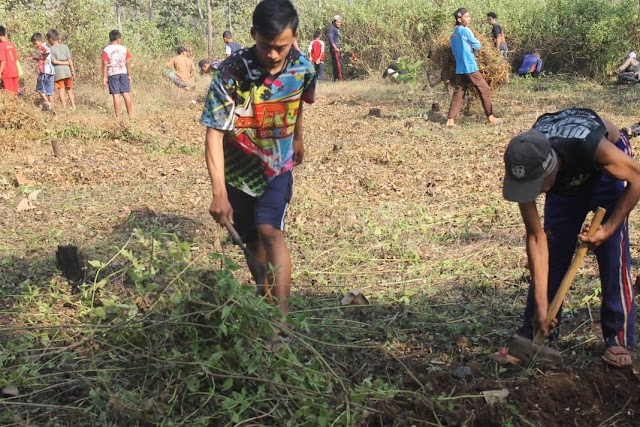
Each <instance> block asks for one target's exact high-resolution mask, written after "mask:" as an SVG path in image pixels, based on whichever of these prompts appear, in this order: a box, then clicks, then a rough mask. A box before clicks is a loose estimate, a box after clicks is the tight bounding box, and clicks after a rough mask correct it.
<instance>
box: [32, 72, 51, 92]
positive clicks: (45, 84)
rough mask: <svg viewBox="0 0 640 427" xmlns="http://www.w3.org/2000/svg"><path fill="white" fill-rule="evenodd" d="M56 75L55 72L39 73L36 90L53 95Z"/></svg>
mask: <svg viewBox="0 0 640 427" xmlns="http://www.w3.org/2000/svg"><path fill="white" fill-rule="evenodd" d="M54 77H55V76H54V75H53V74H38V79H37V80H36V92H38V93H44V94H45V95H48V96H53V83H54V81H55V80H54Z"/></svg>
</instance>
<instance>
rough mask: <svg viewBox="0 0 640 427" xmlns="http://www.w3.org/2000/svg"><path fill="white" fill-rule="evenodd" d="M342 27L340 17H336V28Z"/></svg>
mask: <svg viewBox="0 0 640 427" xmlns="http://www.w3.org/2000/svg"><path fill="white" fill-rule="evenodd" d="M341 27H342V19H338V20H337V21H336V28H338V29H340V28H341Z"/></svg>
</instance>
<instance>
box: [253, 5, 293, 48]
mask: <svg viewBox="0 0 640 427" xmlns="http://www.w3.org/2000/svg"><path fill="white" fill-rule="evenodd" d="M298 22H299V19H298V12H296V8H295V7H293V4H292V3H291V2H290V1H289V0H262V1H261V2H260V3H258V5H257V6H256V9H255V10H254V11H253V29H254V30H255V32H256V33H258V34H260V35H261V36H262V37H264V38H266V39H267V40H273V39H275V38H276V37H278V36H279V35H280V34H282V33H283V32H284V31H285V30H286V29H287V28H291V31H292V32H293V34H295V33H296V32H297V31H298Z"/></svg>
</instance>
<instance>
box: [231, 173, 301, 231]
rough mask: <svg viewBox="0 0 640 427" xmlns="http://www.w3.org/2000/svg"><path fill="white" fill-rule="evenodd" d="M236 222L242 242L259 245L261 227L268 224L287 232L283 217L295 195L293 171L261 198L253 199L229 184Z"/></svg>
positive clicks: (285, 174)
mask: <svg viewBox="0 0 640 427" xmlns="http://www.w3.org/2000/svg"><path fill="white" fill-rule="evenodd" d="M227 195H228V196H229V203H231V206H232V207H233V222H234V225H235V228H236V230H238V234H240V237H241V238H242V241H243V242H245V243H246V242H256V241H258V239H259V237H258V225H259V224H269V225H272V226H274V227H275V228H277V229H278V230H283V231H284V217H285V215H286V214H287V207H288V206H289V202H290V201H291V196H292V195H293V174H292V173H291V171H289V172H286V173H283V174H282V175H278V176H276V177H275V178H273V180H272V181H271V182H270V183H269V186H268V187H267V190H266V191H265V192H264V194H263V195H262V196H260V197H252V196H250V195H248V194H247V193H245V192H244V191H241V190H238V189H237V188H235V187H232V186H230V185H229V184H227Z"/></svg>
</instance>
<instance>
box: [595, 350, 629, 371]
mask: <svg viewBox="0 0 640 427" xmlns="http://www.w3.org/2000/svg"><path fill="white" fill-rule="evenodd" d="M602 360H603V361H604V363H606V364H607V365H609V366H613V367H614V368H626V367H628V366H631V365H632V364H633V360H632V359H631V353H629V350H627V349H626V348H624V347H622V346H619V345H614V346H611V347H609V348H607V350H606V351H605V352H604V355H603V356H602Z"/></svg>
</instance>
